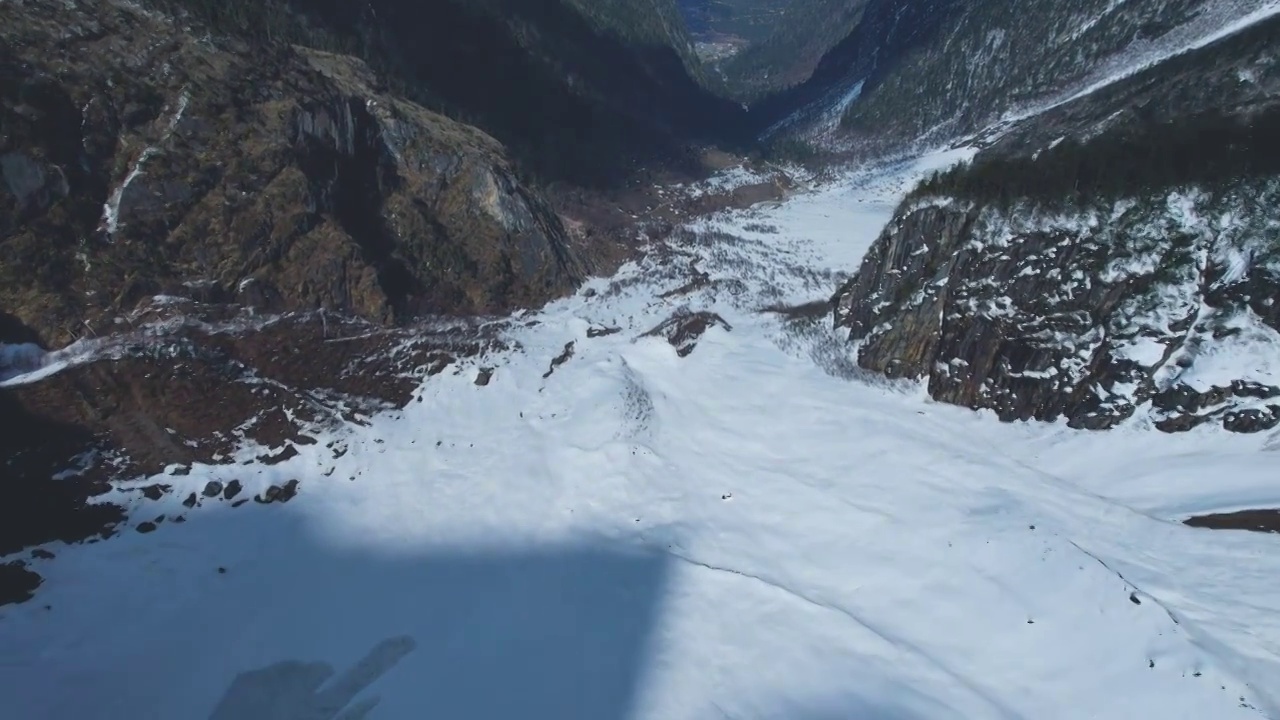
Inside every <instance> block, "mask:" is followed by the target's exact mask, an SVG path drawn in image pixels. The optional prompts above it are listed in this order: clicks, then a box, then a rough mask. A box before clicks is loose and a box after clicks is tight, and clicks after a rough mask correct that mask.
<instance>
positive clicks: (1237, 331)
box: [835, 20, 1280, 432]
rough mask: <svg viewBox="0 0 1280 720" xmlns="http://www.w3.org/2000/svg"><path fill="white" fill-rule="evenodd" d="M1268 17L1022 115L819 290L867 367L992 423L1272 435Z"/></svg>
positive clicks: (1278, 174)
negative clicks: (987, 412) (1138, 421)
mask: <svg viewBox="0 0 1280 720" xmlns="http://www.w3.org/2000/svg"><path fill="white" fill-rule="evenodd" d="M1278 50H1280V22H1276V21H1274V20H1271V21H1267V22H1263V23H1260V24H1258V25H1256V26H1254V27H1252V28H1249V29H1247V30H1245V31H1243V32H1240V33H1237V34H1234V35H1232V36H1230V37H1228V38H1226V39H1224V40H1221V41H1219V42H1217V43H1214V44H1211V45H1209V46H1208V47H1206V48H1203V49H1201V50H1197V51H1195V52H1192V53H1189V54H1186V55H1183V56H1180V57H1178V58H1175V59H1174V60H1172V61H1170V62H1167V63H1162V64H1160V65H1158V66H1156V67H1152V68H1149V69H1148V70H1146V71H1144V72H1142V73H1139V74H1137V75H1135V76H1134V77H1132V78H1130V79H1128V80H1126V81H1124V82H1122V83H1118V84H1116V85H1115V86H1111V87H1108V88H1105V89H1104V90H1102V91H1100V92H1098V93H1094V94H1090V95H1089V96H1086V97H1081V98H1079V99H1077V100H1075V101H1073V102H1070V103H1066V104H1064V105H1063V106H1061V107H1058V108H1055V109H1053V110H1051V111H1050V112H1048V113H1046V114H1044V115H1041V116H1037V117H1034V118H1030V119H1028V120H1026V121H1024V122H1023V123H1022V124H1021V125H1019V126H1018V127H1016V128H1013V129H1011V130H1008V131H1007V132H1006V133H1005V134H1004V135H1002V136H1000V137H999V138H998V139H996V140H994V141H993V142H992V144H991V146H990V147H989V148H988V149H986V150H984V151H982V152H981V153H979V154H978V156H977V158H975V160H974V161H973V163H972V164H971V165H969V166H967V167H961V168H958V169H956V170H953V171H951V172H949V173H946V174H943V175H940V176H938V177H935V178H933V179H931V180H930V181H928V182H926V183H925V184H924V185H922V186H921V187H920V188H919V189H917V191H916V192H915V193H914V194H913V196H912V197H911V198H909V199H908V200H907V201H906V202H905V203H904V205H903V206H902V207H900V208H899V210H898V212H897V215H896V217H895V218H894V220H893V221H892V223H891V224H890V225H889V227H887V228H886V229H885V231H884V233H883V234H882V235H881V237H880V238H879V239H878V240H877V241H876V243H875V245H874V247H873V248H872V250H871V251H870V253H869V254H868V255H867V257H866V259H865V261H864V262H863V265H862V267H861V269H860V270H859V272H858V274H857V276H856V277H854V278H853V279H852V280H850V281H849V282H848V284H846V285H845V287H843V288H842V289H841V290H840V292H839V293H838V294H837V296H836V298H835V304H836V323H837V325H838V326H840V327H845V328H848V329H849V330H850V331H851V336H852V338H853V339H854V340H856V341H857V353H858V359H859V362H860V364H861V365H863V366H864V367H866V368H870V369H873V370H877V371H881V372H884V373H886V374H888V375H891V376H895V377H911V378H925V379H927V381H928V386H929V391H930V393H931V394H932V395H933V396H934V397H935V398H938V399H940V400H943V401H946V402H952V403H957V404H962V405H967V406H970V407H974V408H986V409H991V410H994V411H995V412H996V413H998V414H999V415H1000V416H1001V417H1002V418H1004V419H1007V420H1013V419H1023V420H1025V419H1032V418H1035V419H1041V420H1052V419H1057V418H1063V417H1065V418H1066V419H1067V420H1068V422H1069V423H1070V424H1071V425H1072V426H1074V427H1084V428H1108V427H1112V426H1114V425H1116V424H1118V423H1120V422H1123V421H1126V420H1128V419H1130V418H1133V417H1135V416H1138V417H1141V418H1145V419H1146V420H1147V421H1149V422H1151V423H1153V424H1154V425H1155V426H1156V427H1159V428H1160V429H1163V430H1167V431H1176V430H1185V429H1189V428H1191V427H1194V426H1196V425H1199V424H1202V423H1206V422H1214V423H1219V424H1221V425H1223V426H1224V427H1226V428H1227V429H1229V430H1235V431H1242V432H1252V431H1258V430H1264V429H1269V428H1272V427H1275V426H1276V425H1277V424H1280V310H1277V307H1280V306H1278V305H1277V302H1278V301H1280V241H1278V238H1280V235H1278V230H1277V228H1278V226H1277V222H1276V220H1275V212H1274V208H1275V207H1276V204H1277V202H1278V201H1280V144H1277V143H1276V142H1275V140H1274V138H1275V137H1276V135H1275V132H1276V130H1277V129H1280V72H1278V71H1277V63H1276V60H1277V51H1278Z"/></svg>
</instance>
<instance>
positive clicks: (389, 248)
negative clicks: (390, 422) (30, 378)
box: [0, 0, 578, 345]
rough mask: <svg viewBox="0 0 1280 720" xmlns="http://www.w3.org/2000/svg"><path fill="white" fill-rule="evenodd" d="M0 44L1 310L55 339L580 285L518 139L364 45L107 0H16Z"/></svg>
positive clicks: (392, 309)
mask: <svg viewBox="0 0 1280 720" xmlns="http://www.w3.org/2000/svg"><path fill="white" fill-rule="evenodd" d="M0 39H3V42H0V48H3V50H0V123H2V124H3V127H4V128H5V133H4V135H3V139H2V140H0V175H2V176H3V182H0V244H2V245H3V246H4V248H5V252H6V255H7V257H8V258H9V259H10V261H9V262H6V263H5V264H4V265H3V267H0V307H3V308H4V310H5V312H7V313H10V314H11V315H12V316H13V317H14V318H16V319H17V320H18V321H20V322H21V323H22V324H23V325H24V326H26V327H28V328H30V329H31V330H34V331H35V333H36V334H38V336H39V337H40V338H41V339H42V340H43V341H44V342H45V343H47V344H50V345H61V344H64V343H66V342H68V341H70V340H72V339H74V338H76V337H79V336H81V335H83V334H86V331H87V330H89V329H92V330H93V331H96V332H97V333H101V332H102V331H104V330H106V329H107V325H106V323H108V322H109V321H110V320H111V319H112V318H114V317H116V316H118V315H121V314H124V313H127V312H129V311H130V310H132V309H133V308H134V306H135V304H136V303H137V302H138V301H139V300H140V299H142V298H145V297H149V296H152V295H157V294H164V295H177V296H182V297H190V298H194V299H198V300H201V301H206V302H230V301H234V302H239V303H242V304H245V305H250V306H253V307H256V308H258V309H260V310H265V311H271V312H278V311H286V310H305V309H314V308H326V309H329V310H333V311H338V312H342V313H347V314H352V315H357V316H360V317H364V318H368V319H371V320H375V321H377V322H402V321H407V320H411V319H413V318H416V317H421V316H423V315H429V314H449V313H484V312H494V311H502V310H506V309H509V308H512V307H516V306H524V305H536V304H540V303H541V302H543V301H546V300H548V299H550V298H551V297H554V296H556V295H559V294H562V293H564V292H567V291H568V290H570V289H571V288H572V287H573V285H574V284H575V281H576V278H577V274H578V270H577V266H576V263H575V261H574V260H573V258H572V257H571V256H570V254H569V251H568V249H567V245H566V235H565V230H564V228H563V226H562V225H561V223H560V221H559V219H558V217H557V216H556V215H555V213H554V212H553V211H552V210H551V208H550V206H549V205H548V204H547V203H546V202H545V201H543V200H542V199H541V198H539V197H538V196H537V195H536V194H534V193H532V192H531V191H529V190H528V189H527V188H525V187H523V186H522V185H521V184H520V183H519V182H518V180H517V179H516V177H515V174H514V171H513V170H512V168H511V166H510V164H509V162H508V161H507V160H506V159H505V155H504V150H503V148H502V147H501V146H500V145H499V144H498V143H497V142H496V141H494V140H493V139H492V138H490V137H488V136H486V135H485V134H483V133H481V132H479V131H477V130H476V129H474V128H472V127H469V126H466V125H462V124H460V123H456V122H453V121H451V120H448V119H446V118H444V117H442V116H440V115H436V114H433V113H431V112H428V111H427V110H424V109H423V108H421V107H419V106H417V105H414V104H412V103H409V102H406V101H404V100H401V99H399V98H397V97H395V96H391V95H388V94H385V93H384V92H382V91H381V90H379V84H378V82H377V80H376V79H375V78H374V77H373V75H372V74H371V73H370V72H369V71H368V69H367V68H366V67H365V66H364V65H362V64H361V63H360V62H358V61H355V60H353V59H351V58H349V57H345V56H340V55H331V54H327V53H321V52H316V51H309V50H304V49H294V48H291V47H287V46H281V45H262V46H250V45H247V44H241V43H238V42H237V41H234V40H222V41H213V42H203V41H200V40H199V39H198V38H197V37H195V36H194V35H191V34H186V33H184V32H182V31H181V30H180V28H178V27H176V26H175V25H173V24H171V23H170V22H168V21H166V20H165V19H164V18H163V17H161V16H157V15H155V14H148V13H144V12H142V11H141V10H138V9H135V8H133V7H132V6H124V5H117V4H114V3H109V2H105V1H103V0H75V1H74V2H70V3H61V2H47V1H46V0H17V1H15V2H10V3H5V5H4V6H3V8H0ZM72 47H74V48H75V49H74V50H72V49H69V48H72ZM19 49H21V52H22V55H21V56H20V57H19V56H17V55H15V54H14V53H15V52H17V51H18V50H19Z"/></svg>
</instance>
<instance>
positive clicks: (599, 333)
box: [587, 327, 622, 338]
mask: <svg viewBox="0 0 1280 720" xmlns="http://www.w3.org/2000/svg"><path fill="white" fill-rule="evenodd" d="M620 332H622V328H619V327H591V328H587V337H589V338H598V337H606V336H609V335H616V334H618V333H620Z"/></svg>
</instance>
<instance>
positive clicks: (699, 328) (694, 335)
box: [641, 309, 733, 357]
mask: <svg viewBox="0 0 1280 720" xmlns="http://www.w3.org/2000/svg"><path fill="white" fill-rule="evenodd" d="M713 327H721V328H724V329H725V330H726V331H732V330H733V327H732V326H731V325H729V323H727V322H725V319H724V318H722V317H720V316H719V315H717V314H715V313H713V312H707V311H699V312H692V311H690V310H686V309H681V310H679V311H677V312H676V313H675V314H674V315H672V316H671V317H670V318H667V319H666V320H664V321H662V323H660V324H659V325H658V326H657V327H655V328H653V329H652V330H650V331H649V332H646V333H645V334H644V335H642V336H641V337H661V338H665V339H666V341H667V342H669V343H671V347H674V348H675V349H676V354H677V355H679V356H680V357H688V356H689V354H690V353H692V352H693V350H694V348H696V347H697V346H698V339H699V338H701V337H702V336H703V335H704V334H706V332H707V331H708V330H710V329H711V328H713Z"/></svg>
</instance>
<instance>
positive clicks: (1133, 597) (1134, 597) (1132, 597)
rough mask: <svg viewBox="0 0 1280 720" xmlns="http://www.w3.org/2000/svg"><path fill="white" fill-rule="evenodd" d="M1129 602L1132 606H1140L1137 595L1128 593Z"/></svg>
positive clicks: (1140, 602)
mask: <svg viewBox="0 0 1280 720" xmlns="http://www.w3.org/2000/svg"><path fill="white" fill-rule="evenodd" d="M1129 602H1131V603H1133V604H1134V605H1141V604H1142V601H1141V600H1139V599H1138V593H1129Z"/></svg>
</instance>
